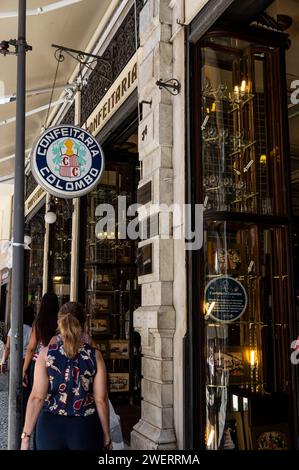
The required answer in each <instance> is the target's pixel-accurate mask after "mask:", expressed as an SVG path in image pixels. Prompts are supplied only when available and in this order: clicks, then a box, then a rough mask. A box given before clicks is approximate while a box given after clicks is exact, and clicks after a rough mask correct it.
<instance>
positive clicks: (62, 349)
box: [21, 302, 112, 450]
mask: <svg viewBox="0 0 299 470" xmlns="http://www.w3.org/2000/svg"><path fill="white" fill-rule="evenodd" d="M85 320H86V317H85V313H84V310H83V307H82V306H81V305H80V304H79V303H77V302H68V303H66V304H64V305H63V306H62V307H61V309H60V311H59V315H58V328H59V332H60V333H59V334H58V335H57V336H55V337H54V338H52V340H51V341H50V343H49V346H48V347H46V348H43V349H42V350H41V352H40V354H39V357H38V359H37V362H36V367H35V372H34V383H33V389H32V392H31V394H30V397H29V400H28V405H27V410H26V419H25V425H24V430H23V433H22V436H21V438H22V445H21V449H22V450H28V449H29V438H30V435H31V433H32V432H33V429H34V427H35V424H36V447H37V450H101V449H102V448H103V447H104V448H106V449H111V448H112V446H111V438H110V430H109V402H108V391H107V377H106V368H105V364H104V361H103V358H102V356H101V353H100V352H99V351H98V350H97V349H96V348H94V347H93V346H92V345H91V344H89V341H88V337H87V335H86V334H85V333H84V327H85Z"/></svg>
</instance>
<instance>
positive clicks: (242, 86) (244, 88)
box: [241, 80, 246, 93]
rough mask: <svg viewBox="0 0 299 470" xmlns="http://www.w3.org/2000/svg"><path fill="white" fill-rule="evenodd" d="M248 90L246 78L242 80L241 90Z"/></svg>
mask: <svg viewBox="0 0 299 470" xmlns="http://www.w3.org/2000/svg"><path fill="white" fill-rule="evenodd" d="M245 91H246V80H242V83H241V92H242V93H245Z"/></svg>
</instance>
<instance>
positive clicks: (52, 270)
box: [48, 197, 72, 305]
mask: <svg viewBox="0 0 299 470" xmlns="http://www.w3.org/2000/svg"><path fill="white" fill-rule="evenodd" d="M51 204H52V206H53V209H52V210H53V211H54V212H55V214H56V222H55V223H54V224H51V225H50V249H49V276H48V277H49V284H50V285H49V288H50V290H53V292H55V294H56V295H57V297H58V301H59V305H62V304H64V303H65V302H68V301H69V300H70V267H71V248H72V201H71V200H68V199H59V198H56V197H55V198H52V202H51Z"/></svg>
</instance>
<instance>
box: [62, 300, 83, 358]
mask: <svg viewBox="0 0 299 470" xmlns="http://www.w3.org/2000/svg"><path fill="white" fill-rule="evenodd" d="M84 323H85V315H84V311H83V308H82V306H81V305H80V304H79V303H77V302H67V303H66V304H64V305H63V306H62V307H61V309H60V310H59V313H58V328H59V331H60V333H61V335H62V339H63V348H64V351H65V354H66V355H67V357H69V358H73V357H75V356H76V355H77V354H78V352H79V349H80V347H81V336H82V330H83V328H84Z"/></svg>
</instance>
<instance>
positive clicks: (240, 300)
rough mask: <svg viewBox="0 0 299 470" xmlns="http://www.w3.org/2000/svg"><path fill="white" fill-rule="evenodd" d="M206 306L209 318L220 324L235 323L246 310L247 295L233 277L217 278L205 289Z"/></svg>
mask: <svg viewBox="0 0 299 470" xmlns="http://www.w3.org/2000/svg"><path fill="white" fill-rule="evenodd" d="M205 304H206V312H205V313H206V314H207V315H208V317H211V318H213V319H214V320H217V321H220V322H227V323H229V322H233V321H235V320H238V318H240V317H241V316H242V315H243V313H244V312H245V310H246V307H247V293H246V290H245V289H244V287H243V285H242V284H241V283H240V282H239V281H237V280H236V279H234V278H233V277H229V276H221V277H217V278H215V279H212V280H211V281H210V282H209V283H208V284H207V286H206V288H205Z"/></svg>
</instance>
